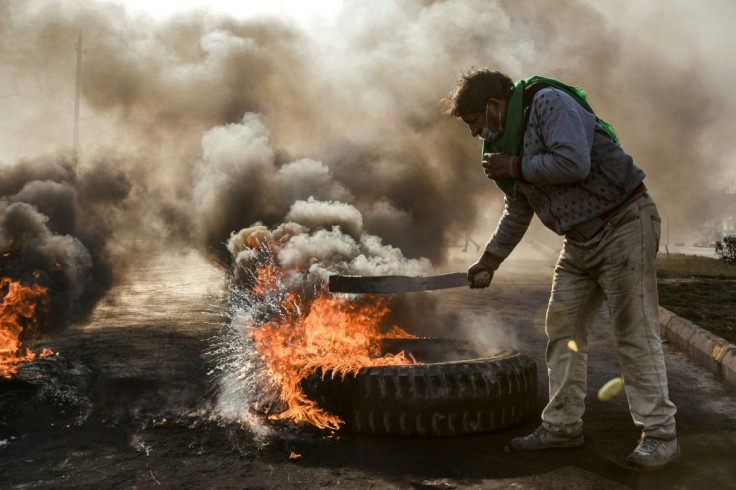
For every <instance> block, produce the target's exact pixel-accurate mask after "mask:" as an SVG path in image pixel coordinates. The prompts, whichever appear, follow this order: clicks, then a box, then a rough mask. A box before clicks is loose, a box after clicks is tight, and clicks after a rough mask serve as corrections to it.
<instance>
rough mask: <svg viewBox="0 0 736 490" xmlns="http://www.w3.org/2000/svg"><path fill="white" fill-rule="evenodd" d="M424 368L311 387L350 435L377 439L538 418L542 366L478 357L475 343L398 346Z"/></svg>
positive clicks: (363, 374) (377, 371) (507, 353)
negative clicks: (353, 432)
mask: <svg viewBox="0 0 736 490" xmlns="http://www.w3.org/2000/svg"><path fill="white" fill-rule="evenodd" d="M382 348H383V350H385V351H387V352H398V351H400V350H406V351H408V352H410V353H411V354H413V355H414V357H415V358H416V359H417V361H419V362H422V363H423V364H416V365H403V366H379V367H368V368H362V369H361V370H360V371H359V372H358V374H357V375H355V376H352V375H348V376H346V377H345V378H344V379H341V378H340V376H335V377H334V378H332V374H333V373H332V372H331V370H329V369H327V370H325V372H324V376H322V373H317V374H315V375H313V376H311V377H310V378H308V379H307V380H305V382H304V384H303V386H304V389H305V393H307V395H308V396H309V397H310V398H311V399H313V400H315V401H316V402H317V403H318V404H319V405H320V406H321V407H322V408H324V409H326V410H327V411H329V412H331V413H334V414H336V415H338V416H340V417H341V418H342V419H343V420H344V421H345V423H346V427H347V428H348V429H350V430H353V431H355V432H360V433H369V434H393V435H406V436H455V435H462V434H473V433H477V432H488V431H493V430H499V429H503V428H505V427H510V426H513V425H517V424H521V423H523V422H526V421H527V420H529V419H530V418H531V417H532V416H533V415H534V414H535V404H536V393H537V369H536V363H535V362H534V361H533V360H532V359H530V358H528V357H527V356H525V355H523V354H521V353H519V352H516V351H512V350H495V351H493V352H490V353H488V352H486V353H483V354H480V353H478V352H477V351H475V350H474V349H473V348H472V347H470V344H469V343H468V342H461V341H453V340H440V339H392V340H390V341H384V343H383V345H382Z"/></svg>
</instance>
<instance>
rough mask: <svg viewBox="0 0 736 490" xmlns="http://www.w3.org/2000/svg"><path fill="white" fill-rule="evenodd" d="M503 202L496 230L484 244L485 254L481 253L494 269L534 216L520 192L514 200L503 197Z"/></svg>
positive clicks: (518, 239) (512, 247)
mask: <svg viewBox="0 0 736 490" xmlns="http://www.w3.org/2000/svg"><path fill="white" fill-rule="evenodd" d="M504 203H505V208H504V211H503V215H502V216H501V219H500V220H499V221H498V226H496V231H495V232H494V233H493V236H491V239H490V240H489V241H488V244H487V245H486V252H485V254H483V256H484V258H485V259H486V260H487V261H488V262H489V263H490V264H491V265H492V266H493V267H494V269H497V268H498V266H499V265H500V264H501V262H503V261H504V260H505V259H506V257H508V256H509V254H510V253H511V252H512V251H513V250H514V248H516V245H518V243H519V241H521V239H522V238H523V237H524V234H525V233H526V230H527V228H529V223H531V221H532V217H533V216H534V210H533V209H532V207H531V205H529V202H528V201H527V200H526V197H524V196H523V195H521V194H520V195H519V197H518V198H517V199H516V200H511V199H509V198H508V197H507V198H505V201H504Z"/></svg>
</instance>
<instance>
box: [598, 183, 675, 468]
mask: <svg viewBox="0 0 736 490" xmlns="http://www.w3.org/2000/svg"><path fill="white" fill-rule="evenodd" d="M621 214H622V216H617V217H615V218H614V219H613V220H612V222H611V225H612V226H611V232H610V233H608V234H607V236H606V237H605V238H604V239H603V242H605V243H602V244H601V245H602V246H603V247H605V248H602V249H601V250H602V252H603V254H602V255H604V256H605V260H604V262H605V263H606V266H605V267H603V268H602V274H601V277H600V284H601V287H602V288H603V289H604V292H605V295H606V299H607V302H608V307H609V313H610V317H611V326H612V328H613V333H614V336H615V342H616V352H617V354H618V357H619V363H620V367H621V372H622V374H623V377H624V382H625V388H626V395H627V397H628V401H629V409H630V412H631V417H632V419H633V421H634V424H635V425H636V427H638V428H639V429H641V431H642V442H644V439H646V438H653V440H655V441H674V442H669V443H664V444H670V446H671V447H670V448H669V450H667V449H666V448H664V447H663V448H660V452H662V453H663V454H662V455H660V457H659V458H656V457H655V458H654V459H652V462H653V463H657V462H659V463H660V464H664V463H666V462H668V461H669V460H670V459H673V458H674V457H676V455H677V454H679V448H677V447H676V445H677V443H676V440H675V437H676V429H675V412H676V408H675V405H674V404H673V403H672V402H671V401H670V399H669V393H668V387H667V372H666V368H665V362H664V353H663V351H662V343H661V340H660V336H659V313H658V308H657V306H658V295H657V279H656V254H657V249H658V246H659V231H660V222H659V216H658V215H657V209H656V206H655V205H654V202H653V201H652V200H651V198H650V197H648V196H645V197H642V198H640V199H638V200H637V201H636V202H635V203H633V204H632V205H630V206H627V209H626V210H625V211H623V212H622V213H621ZM617 221H618V222H617ZM653 447H654V446H652V448H653ZM655 449H656V448H655ZM637 451H639V448H637ZM644 452H646V451H644ZM644 452H642V454H644ZM665 453H666V454H665ZM668 454H669V456H671V457H669V456H668ZM633 456H634V453H632V455H631V456H630V458H631V457H633ZM634 459H636V458H634ZM640 459H641V458H640ZM647 461H648V460H647V459H646V458H645V457H643V459H642V465H644V466H648V464H647ZM634 462H635V461H634ZM660 464H652V466H659V465H660Z"/></svg>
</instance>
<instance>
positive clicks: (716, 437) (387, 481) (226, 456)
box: [0, 251, 736, 489]
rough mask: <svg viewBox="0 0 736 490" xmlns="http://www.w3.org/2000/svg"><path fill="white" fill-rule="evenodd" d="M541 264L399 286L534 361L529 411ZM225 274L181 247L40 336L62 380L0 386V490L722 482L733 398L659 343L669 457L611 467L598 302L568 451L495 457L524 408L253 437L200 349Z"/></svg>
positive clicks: (621, 407)
mask: <svg viewBox="0 0 736 490" xmlns="http://www.w3.org/2000/svg"><path fill="white" fill-rule="evenodd" d="M470 262H472V257H471V256H470V254H462V253H461V252H459V251H457V253H456V256H455V258H454V260H453V266H454V267H453V268H454V269H455V270H463V269H464V268H465V266H466V265H467V263H470ZM553 263H554V261H553V260H543V261H540V260H536V261H530V260H523V259H522V258H512V259H510V260H509V261H508V262H507V263H506V264H504V267H503V268H502V269H501V271H500V272H499V273H498V274H497V275H496V277H495V278H494V283H493V285H492V286H491V287H490V288H489V289H487V290H481V291H476V290H470V289H455V290H447V291H438V292H434V293H412V294H434V295H437V299H438V301H439V303H440V309H441V311H442V312H443V313H444V314H448V317H449V318H453V321H452V322H451V324H448V326H447V334H448V336H453V337H456V338H464V339H474V340H477V341H478V342H492V343H500V344H504V345H508V346H512V347H515V348H517V349H519V350H521V351H523V352H525V353H526V354H528V355H529V356H531V357H532V358H534V359H535V360H536V361H537V365H538V377H539V396H538V410H539V411H541V409H542V407H543V406H544V403H545V400H546V384H547V375H546V369H545V368H544V347H545V342H546V340H545V336H544V327H543V317H544V311H545V307H546V302H547V297H548V289H549V282H550V280H551V274H552V264H553ZM225 280H226V274H225V272H224V271H223V270H220V269H218V268H215V267H212V266H211V265H209V264H207V263H206V262H205V261H203V260H202V259H201V258H199V257H198V256H196V255H188V256H185V257H169V258H166V259H163V258H162V259H160V260H157V261H154V262H152V263H148V264H142V265H141V266H140V267H138V268H135V269H133V270H131V271H130V273H129V274H128V276H127V277H126V278H125V280H124V281H123V282H122V283H121V284H119V285H118V286H117V287H116V288H115V289H114V290H113V291H111V293H110V294H109V295H108V297H107V299H106V300H105V301H103V302H102V303H101V304H100V305H98V307H97V309H96V310H95V312H94V314H93V316H92V317H91V318H90V319H89V320H88V321H86V322H85V323H84V324H82V325H75V326H72V327H70V328H68V329H67V330H66V331H65V332H63V333H62V334H60V335H58V336H56V337H53V338H45V339H42V340H41V341H40V343H41V344H43V345H46V346H48V347H51V348H52V349H53V350H54V351H56V352H59V353H60V356H61V357H63V359H66V361H68V366H71V369H72V370H73V371H74V376H71V375H70V376H69V377H68V379H74V380H76V382H75V383H72V384H74V387H75V388H74V389H68V387H67V388H65V387H64V386H63V385H64V383H61V386H58V385H54V386H44V387H43V388H36V389H35V390H34V389H30V388H27V387H25V388H23V387H19V386H18V385H16V384H12V383H5V384H2V385H0V409H2V412H0V475H1V477H0V487H3V488H60V487H75V488H79V487H83V488H158V487H163V488H319V487H341V488H356V489H357V488H360V489H366V488H381V489H383V488H508V487H511V486H514V487H515V488H565V489H568V488H601V489H603V488H698V489H699V488H728V487H731V488H733V487H736V465H734V464H733V454H734V453H736V403H734V401H735V400H736V394H735V393H734V392H733V391H730V390H728V389H727V388H725V387H724V386H723V385H722V384H720V383H719V382H718V381H715V380H713V377H712V375H711V374H710V373H708V372H706V371H705V370H703V369H701V368H698V367H696V366H694V365H692V364H690V363H689V362H688V360H687V359H686V358H685V357H684V356H683V355H681V354H680V353H678V352H676V351H675V350H674V349H673V348H671V347H670V346H665V350H666V355H667V366H668V369H669V377H670V391H671V398H672V400H673V401H674V402H675V403H676V404H677V406H678V409H679V412H678V416H677V422H678V427H679V439H680V445H681V447H682V457H681V458H680V459H679V460H677V461H676V462H675V463H673V464H672V465H671V466H669V467H668V468H666V469H664V470H661V471H657V472H646V473H641V472H635V471H631V470H628V469H626V468H624V467H623V459H624V458H625V456H626V455H627V454H628V452H629V451H631V450H632V449H633V447H634V446H635V444H636V442H637V439H638V437H639V434H638V432H637V431H636V429H635V428H634V426H633V424H632V422H631V419H630V417H629V413H628V409H627V405H626V399H625V396H624V395H623V394H621V395H619V396H618V397H617V398H615V399H614V400H612V401H609V402H601V401H599V400H597V398H596V396H595V393H596V392H597V390H598V388H599V387H600V386H602V385H603V384H604V383H605V382H606V381H608V380H609V379H611V378H614V377H616V376H618V374H619V372H618V369H617V361H616V357H615V353H614V350H613V348H612V339H611V335H610V330H609V328H608V326H607V325H608V324H607V321H608V319H607V315H606V314H605V312H604V311H602V312H601V313H600V314H599V317H598V319H597V321H596V325H595V327H594V328H593V330H592V332H591V340H590V357H589V359H590V367H589V381H588V386H589V388H588V391H589V394H588V409H587V413H586V415H585V429H584V431H585V432H584V434H585V437H586V443H585V445H584V446H583V447H582V448H580V449H574V450H564V451H563V450H559V451H545V452H541V453H535V454H519V453H507V452H504V446H505V444H506V443H507V442H508V440H509V439H510V438H512V437H515V436H517V435H521V434H525V433H527V432H529V431H531V430H533V429H534V428H535V427H536V426H537V425H538V419H537V418H535V419H533V420H532V421H530V422H529V423H527V424H525V425H523V426H519V427H514V428H511V429H508V430H504V431H499V432H495V433H488V434H481V435H475V436H469V437H457V438H435V439H411V438H398V437H374V436H361V435H355V434H349V433H342V432H337V433H326V432H320V431H316V430H310V429H307V428H294V427H283V426H282V427H274V431H273V433H272V434H270V435H265V436H264V435H263V434H260V435H259V434H254V433H252V432H250V431H248V430H244V429H242V428H241V426H240V424H238V423H237V422H227V421H222V420H217V419H215V418H213V417H212V416H211V408H212V406H213V403H214V389H213V387H212V386H211V382H210V380H209V379H208V376H207V371H208V369H209V368H210V366H208V365H207V363H208V361H207V360H206V359H205V357H204V356H203V351H204V349H205V348H206V345H207V339H209V338H211V337H212V336H213V335H216V333H217V330H218V328H220V327H219V326H218V322H219V321H221V319H220V318H218V311H221V310H220V308H222V305H221V296H222V294H223V292H224V282H225ZM50 362H52V361H50ZM80 379H81V381H79V380H80ZM292 453H294V454H295V455H298V456H297V457H296V459H290V455H292Z"/></svg>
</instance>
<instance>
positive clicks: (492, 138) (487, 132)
mask: <svg viewBox="0 0 736 490" xmlns="http://www.w3.org/2000/svg"><path fill="white" fill-rule="evenodd" d="M501 136H503V127H501V114H500V113H499V114H498V131H491V128H489V127H488V104H486V126H485V127H484V128H483V129H482V130H481V131H480V134H479V135H478V138H480V139H482V140H483V141H487V142H488V143H489V144H493V143H495V142H496V141H498V140H499V139H500V138H501Z"/></svg>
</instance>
